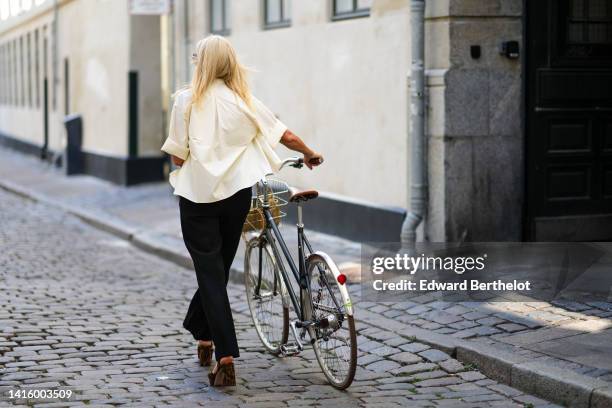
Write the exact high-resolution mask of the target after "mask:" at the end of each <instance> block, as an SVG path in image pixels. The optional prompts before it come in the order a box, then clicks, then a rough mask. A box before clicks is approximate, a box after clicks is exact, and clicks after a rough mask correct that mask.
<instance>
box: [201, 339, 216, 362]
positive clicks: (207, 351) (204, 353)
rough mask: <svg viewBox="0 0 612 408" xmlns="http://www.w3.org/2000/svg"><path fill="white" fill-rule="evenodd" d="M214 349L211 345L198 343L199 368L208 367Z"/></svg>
mask: <svg viewBox="0 0 612 408" xmlns="http://www.w3.org/2000/svg"><path fill="white" fill-rule="evenodd" d="M214 350H215V349H214V347H213V345H212V343H211V344H206V345H204V344H199V343H198V360H200V366H202V367H204V366H209V365H210V362H211V361H212V356H213V351H214Z"/></svg>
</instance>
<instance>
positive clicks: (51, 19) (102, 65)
mask: <svg viewBox="0 0 612 408" xmlns="http://www.w3.org/2000/svg"><path fill="white" fill-rule="evenodd" d="M7 5H10V6H11V9H8V13H9V16H8V17H7V18H5V19H3V21H2V22H0V70H1V71H0V72H2V74H1V75H2V78H3V81H2V88H1V89H2V91H1V94H2V97H1V100H2V102H1V104H0V135H1V136H0V137H1V138H2V140H3V141H4V143H5V144H10V145H11V146H15V147H18V148H21V149H22V150H26V151H29V152H32V153H34V154H40V155H41V156H43V157H47V158H53V157H57V156H58V154H59V153H60V152H61V151H62V150H63V149H64V147H65V145H66V136H65V129H64V118H65V116H66V115H68V114H73V113H78V114H80V115H82V117H83V141H82V148H83V153H84V157H83V162H84V167H85V169H84V171H85V172H86V173H89V174H93V175H95V176H98V177H102V178H105V179H108V180H110V181H113V182H116V183H121V184H134V183H138V182H143V181H151V180H159V179H161V178H162V177H163V172H162V170H163V163H164V159H163V158H162V157H161V156H160V153H159V145H160V142H161V141H162V137H163V133H164V130H163V126H164V124H163V118H162V115H161V113H162V99H161V96H160V95H161V82H160V69H161V68H160V65H161V57H160V45H159V38H160V24H159V16H140V15H138V16H136V15H130V14H129V13H128V8H127V3H126V2H124V1H115V0H113V1H98V0H94V1H83V0H58V1H52V0H43V1H36V2H32V1H30V2H27V1H18V2H8V1H6V2H2V7H3V9H4V10H5V11H4V13H6V10H7V9H6V8H5V7H7ZM11 14H13V15H11Z"/></svg>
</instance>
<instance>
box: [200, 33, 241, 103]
mask: <svg viewBox="0 0 612 408" xmlns="http://www.w3.org/2000/svg"><path fill="white" fill-rule="evenodd" d="M194 63H195V70H194V72H193V78H192V80H191V86H190V89H191V103H190V105H189V108H188V112H191V106H193V105H194V104H198V103H199V102H200V101H201V100H202V98H203V97H204V95H205V94H206V91H208V88H210V86H211V85H212V83H213V82H214V81H215V80H216V79H222V80H223V82H225V85H227V87H228V88H230V89H231V90H232V91H234V92H235V93H236V94H237V95H238V96H239V97H240V98H241V99H242V100H243V101H244V102H245V103H246V104H247V105H248V106H249V107H250V106H251V92H250V90H249V84H248V82H247V79H246V71H247V69H246V67H244V66H243V65H242V64H240V62H239V61H238V57H237V55H236V51H235V50H234V47H232V44H231V43H230V42H229V41H228V40H227V39H226V38H224V37H221V36H219V35H210V36H208V37H206V38H203V39H202V40H200V41H198V43H197V45H196V52H195V54H194Z"/></svg>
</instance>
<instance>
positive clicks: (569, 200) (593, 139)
mask: <svg viewBox="0 0 612 408" xmlns="http://www.w3.org/2000/svg"><path fill="white" fill-rule="evenodd" d="M526 4H527V10H526V11H527V36H526V43H525V44H526V48H527V60H526V67H527V70H526V88H525V89H526V93H527V104H526V109H527V114H526V130H527V134H526V150H527V151H526V154H527V160H526V167H527V172H526V177H527V203H526V204H527V205H526V209H527V220H526V221H527V225H526V227H527V228H526V229H527V231H526V232H527V238H528V239H532V240H554V241H557V240H562V241H565V240H602V239H612V1H610V0H527V1H526Z"/></svg>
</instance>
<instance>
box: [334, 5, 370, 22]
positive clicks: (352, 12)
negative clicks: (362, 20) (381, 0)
mask: <svg viewBox="0 0 612 408" xmlns="http://www.w3.org/2000/svg"><path fill="white" fill-rule="evenodd" d="M371 5H372V0H333V1H332V7H333V9H332V20H344V19H347V18H355V17H368V16H369V15H370V6H371Z"/></svg>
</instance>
